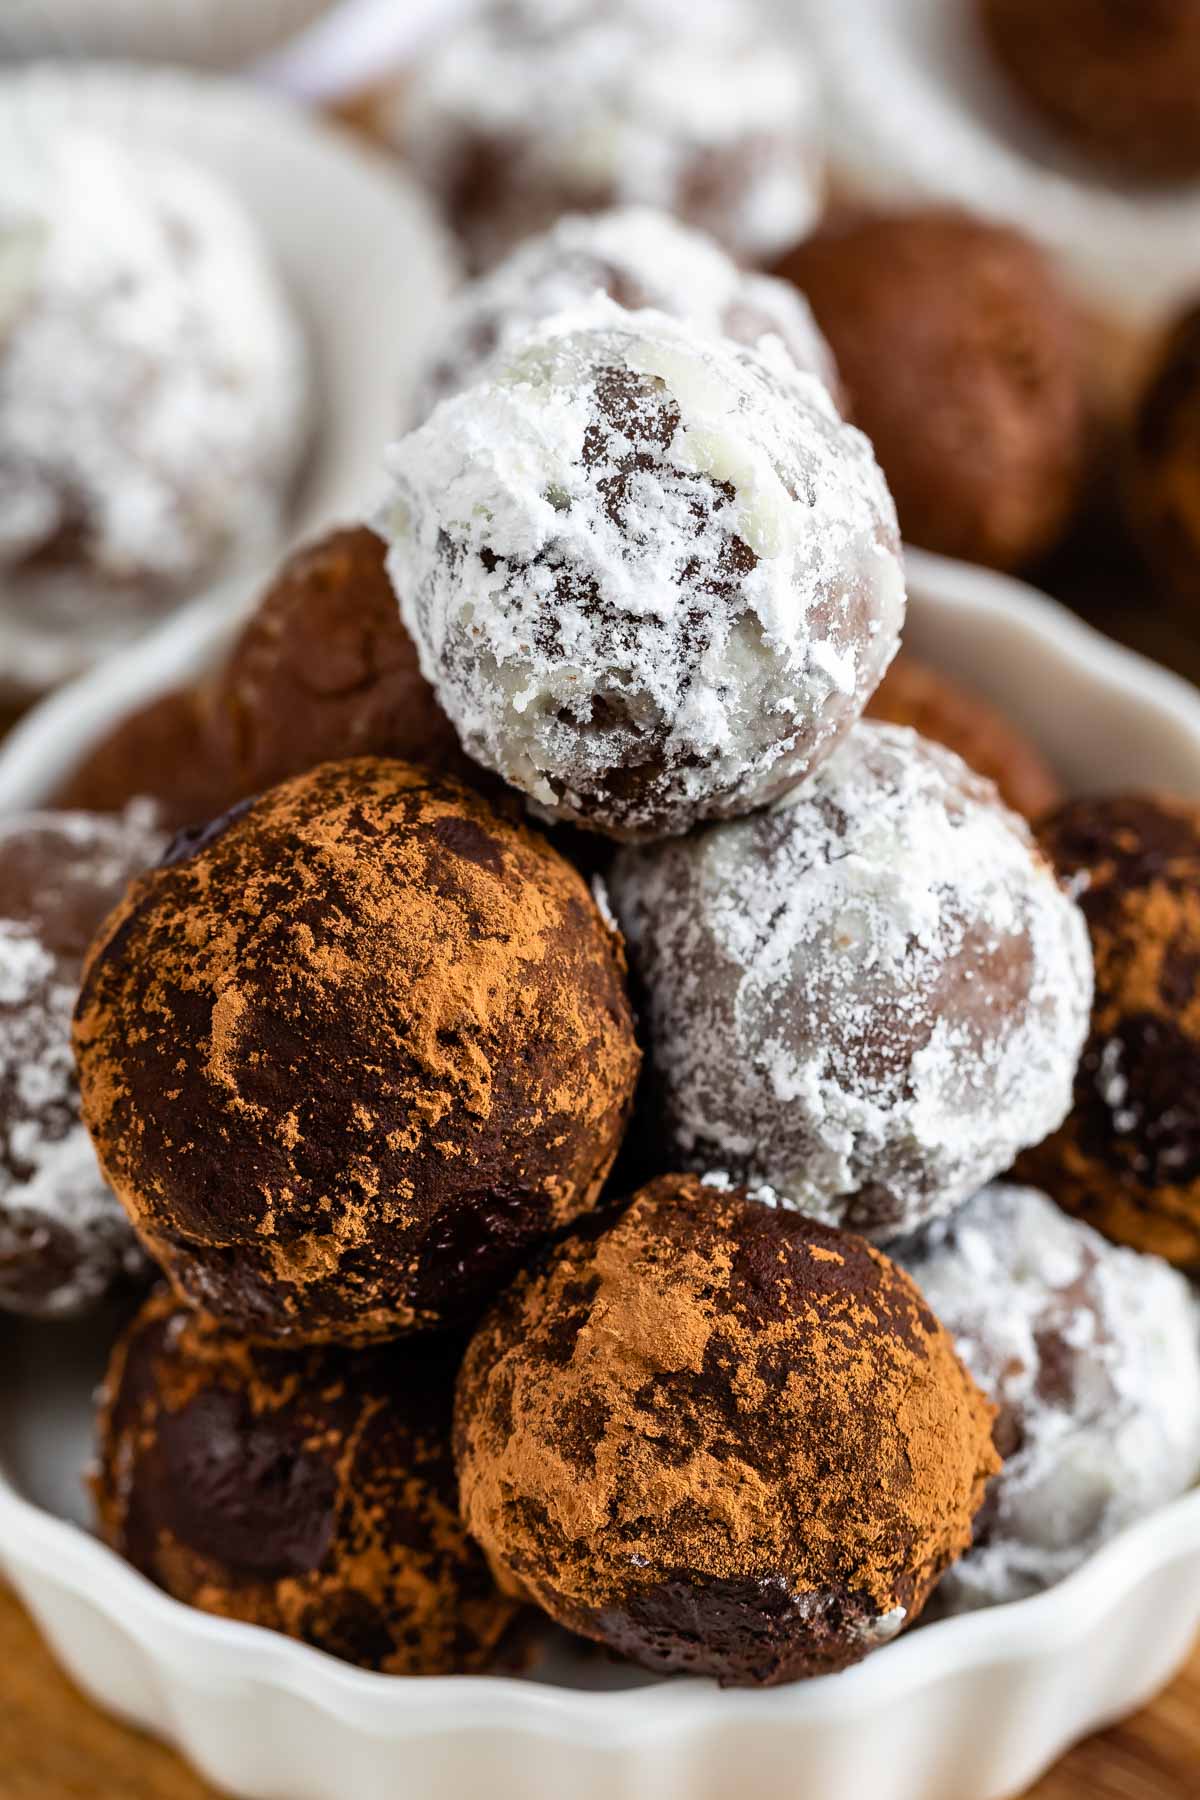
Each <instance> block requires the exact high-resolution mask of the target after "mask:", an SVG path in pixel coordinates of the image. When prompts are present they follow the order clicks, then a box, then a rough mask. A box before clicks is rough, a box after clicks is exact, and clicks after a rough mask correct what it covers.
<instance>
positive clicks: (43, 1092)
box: [0, 808, 162, 1317]
mask: <svg viewBox="0 0 1200 1800" xmlns="http://www.w3.org/2000/svg"><path fill="white" fill-rule="evenodd" d="M161 848H162V839H161V836H160V834H159V833H158V832H157V831H156V830H155V829H154V828H153V826H152V824H151V822H150V817H149V813H148V810H146V809H141V808H137V809H131V811H130V812H129V814H127V815H126V816H125V817H124V818H113V819H110V818H100V817H95V816H92V815H90V814H85V813H30V814H18V815H15V816H12V817H9V818H5V819H2V820H0V1309H7V1310H11V1311H14V1312H21V1313H26V1314H32V1315H37V1316H44V1317H49V1316H61V1315H64V1314H69V1313H76V1312H80V1311H82V1310H84V1309H85V1308H86V1307H88V1306H89V1305H91V1304H92V1303H93V1302H94V1301H96V1300H98V1299H99V1298H100V1297H101V1296H102V1295H103V1294H104V1293H105V1292H106V1291H107V1289H108V1288H109V1287H110V1286H111V1285H112V1283H113V1281H114V1280H115V1279H116V1278H117V1277H118V1276H119V1275H121V1274H136V1273H138V1272H140V1271H141V1269H142V1268H143V1267H144V1262H143V1258H142V1255H141V1252H140V1251H139V1250H138V1248H137V1244H136V1240H135V1238H134V1235H133V1231H132V1229H131V1227H130V1226H129V1225H128V1223H127V1222H126V1219H125V1216H124V1214H123V1213H122V1211H121V1209H120V1207H119V1205H118V1203H117V1200H116V1198H115V1197H114V1195H113V1193H112V1192H111V1190H110V1188H109V1187H108V1184H107V1183H106V1182H105V1180H104V1178H103V1176H102V1175H101V1173H100V1168H99V1165H98V1163H97V1161H96V1155H95V1152H94V1151H93V1149H92V1145H91V1140H90V1138H89V1137H88V1134H87V1132H86V1130H85V1129H84V1126H83V1124H82V1122H81V1120H80V1116H79V1096H78V1091H77V1086H76V1078H75V1062H74V1057H73V1055H72V1051H71V1015H72V1012H73V1010H74V1006H75V996H76V992H77V990H78V987H79V978H80V972H81V968H82V962H83V956H84V951H85V949H86V947H87V943H88V941H89V940H90V938H91V935H92V933H93V932H94V931H95V929H96V928H97V927H98V926H99V925H100V923H101V921H102V920H103V919H104V917H105V916H106V914H107V913H108V912H109V911H110V910H111V908H112V907H113V906H114V905H115V904H116V902H117V900H118V899H119V898H120V897H121V895H122V894H123V893H124V891H125V887H126V885H127V883H128V882H129V880H130V879H131V878H132V877H133V876H134V875H136V874H139V873H140V872H141V871H142V870H143V869H145V868H146V866H147V865H148V864H150V863H152V862H154V861H155V859H156V858H157V856H158V855H159V853H160V851H161Z"/></svg>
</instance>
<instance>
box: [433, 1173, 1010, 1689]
mask: <svg viewBox="0 0 1200 1800" xmlns="http://www.w3.org/2000/svg"><path fill="white" fill-rule="evenodd" d="M991 1419H992V1409H991V1408H990V1407H989V1406H988V1405H987V1403H986V1402H985V1401H984V1399H983V1398H982V1396H981V1395H980V1394H979V1392H978V1390H977V1389H976V1387H975V1385H974V1383H973V1382H972V1381H971V1379H970V1377H969V1376H968V1375H967V1374H966V1372H965V1370H964V1369H963V1368H962V1366H961V1364H960V1363H959V1362H958V1360H957V1358H956V1356H955V1354H954V1350H953V1346H952V1345H951V1342H950V1339H949V1337H948V1335H947V1334H946V1332H945V1331H944V1330H943V1329H942V1327H941V1326H940V1325H939V1324H938V1322H937V1320H936V1319H935V1318H934V1317H933V1314H932V1313H931V1312H930V1311H929V1310H928V1308H927V1307H926V1306H925V1304H924V1302H923V1301H922V1300H921V1297H920V1295H919V1294H918V1293H917V1291H916V1289H915V1288H914V1287H913V1285H912V1284H911V1282H910V1281H909V1280H908V1278H907V1277H906V1276H905V1275H904V1274H903V1273H902V1272H901V1271H900V1270H899V1269H897V1268H896V1267H895V1266H894V1264H892V1263H890V1262H889V1261H888V1260H887V1258H886V1257H884V1256H882V1255H881V1254H880V1253H879V1252H878V1251H877V1250H873V1249H872V1248H871V1247H870V1246H869V1245H867V1244H866V1243H864V1242H863V1240H862V1239H861V1238H855V1237H851V1236H849V1235H847V1234H845V1233H842V1232H839V1231H832V1230H829V1229H827V1228H825V1227H823V1226H821V1225H818V1224H814V1223H813V1221H812V1220H809V1219H804V1218H801V1217H799V1216H798V1215H797V1214H795V1213H788V1212H783V1211H779V1210H777V1209H774V1208H772V1207H769V1206H764V1205H762V1204H761V1203H759V1202H757V1201H754V1200H750V1199H747V1198H746V1196H745V1195H744V1194H742V1193H740V1192H729V1191H722V1190H720V1189H717V1188H705V1187H704V1186H702V1184H701V1183H700V1182H699V1181H697V1180H695V1179H693V1178H691V1177H688V1176H668V1177H666V1178H665V1179H664V1180H662V1181H659V1182H656V1183H655V1184H654V1185H653V1186H651V1187H648V1188H645V1189H643V1190H642V1192H641V1193H640V1194H639V1195H638V1196H637V1198H636V1199H635V1200H634V1201H633V1203H632V1205H631V1206H630V1207H629V1209H628V1211H627V1212H626V1213H625V1214H624V1216H623V1217H622V1218H621V1219H620V1220H619V1222H618V1223H616V1224H615V1225H613V1226H612V1228H611V1229H609V1230H608V1231H605V1232H604V1233H602V1234H601V1235H599V1236H596V1235H595V1234H585V1235H584V1236H582V1237H581V1238H580V1239H577V1240H574V1241H568V1242H567V1243H566V1244H565V1245H563V1246H562V1247H561V1248H560V1249H559V1250H558V1251H557V1252H556V1253H555V1256H554V1258H553V1259H552V1260H551V1261H550V1263H549V1265H548V1266H547V1267H546V1268H545V1269H544V1270H543V1271H541V1272H540V1273H535V1274H527V1275H524V1276H522V1277H521V1279H520V1280H519V1281H518V1282H517V1283H516V1285H515V1287H514V1288H513V1289H512V1290H511V1291H510V1292H509V1293H508V1294H506V1295H505V1296H504V1298H503V1299H502V1300H501V1301H500V1302H499V1303H498V1304H497V1306H496V1307H495V1309H494V1310H493V1311H492V1312H491V1313H490V1314H489V1315H488V1316H487V1318H486V1319H485V1320H484V1322H483V1324H482V1325H481V1327H480V1329H479V1331H478V1333H477V1335H476V1336H475V1338H474V1339H473V1340H472V1343H471V1345H470V1348H469V1349H468V1351H467V1357H466V1361H465V1362H464V1364H463V1369H462V1374H461V1376H460V1379H459V1389H458V1404H457V1409H456V1414H455V1453H456V1456H457V1460H458V1467H459V1475H460V1480H461V1495H462V1506H463V1514H464V1517H465V1519H466V1521H467V1525H468V1528H469V1529H470V1531H471V1533H472V1535H473V1536H474V1537H475V1538H476V1539H477V1541H478V1542H479V1543H480V1544H482V1546H483V1548H484V1550H485V1551H486V1552H487V1555H488V1558H489V1560H490V1562H491V1564H492V1568H493V1570H494V1571H495V1573H496V1575H497V1578H498V1579H499V1581H500V1583H501V1585H502V1586H503V1587H504V1588H505V1589H506V1590H507V1591H509V1592H511V1593H514V1594H528V1595H530V1596H532V1597H533V1598H534V1599H536V1600H537V1601H538V1603H539V1604H540V1605H541V1606H542V1607H544V1608H545V1610H546V1611H547V1612H548V1613H549V1614H550V1616H551V1617H552V1618H554V1619H556V1620H558V1621H559V1623H561V1624H564V1625H567V1626H569V1627H570V1629H571V1630H573V1631H578V1632H581V1633H583V1635H584V1636H586V1637H592V1638H596V1639H598V1640H599V1641H600V1642H601V1643H604V1644H607V1645H609V1646H610V1647H611V1648H612V1649H614V1650H619V1651H621V1652H622V1653H623V1654H624V1655H626V1656H629V1657H631V1658H633V1660H634V1661H636V1662H639V1663H641V1664H643V1665H644V1666H645V1667H647V1668H651V1669H656V1670H660V1671H662V1672H664V1673H666V1672H671V1671H686V1672H688V1673H690V1674H696V1675H711V1676H715V1677H716V1678H717V1679H718V1680H719V1681H720V1682H721V1683H722V1684H724V1685H726V1686H747V1687H748V1686H769V1685H773V1684H775V1683H778V1682H783V1681H794V1680H797V1679H798V1678H800V1677H802V1676H807V1675H819V1674H824V1673H827V1672H829V1671H832V1670H835V1669H841V1668H844V1667H845V1666H846V1665H847V1664H849V1663H853V1662H857V1661H858V1660H859V1659H860V1658H861V1657H863V1656H865V1655H866V1654H867V1653H868V1651H870V1650H872V1649H873V1648H875V1646H876V1645H878V1644H882V1643H886V1642H887V1641H888V1640H889V1639H891V1638H894V1637H895V1636H896V1634H897V1633H898V1632H899V1631H901V1630H902V1629H903V1628H904V1626H905V1625H907V1624H909V1623H911V1621H912V1620H913V1619H915V1618H916V1617H917V1615H918V1614H919V1613H920V1611H921V1608H922V1607H923V1606H924V1604H925V1601H926V1598H927V1596H928V1594H929V1592H930V1589H931V1588H932V1587H933V1584H934V1583H935V1582H936V1581H937V1579H938V1577H939V1576H940V1575H941V1574H942V1572H943V1570H944V1569H945V1568H946V1567H947V1565H948V1564H949V1563H950V1562H951V1561H952V1560H953V1558H954V1557H955V1556H956V1555H958V1554H959V1552H960V1551H962V1550H964V1549H965V1548H966V1547H967V1545H968V1544H969V1542H970V1538H971V1519H972V1517H973V1515H974V1513H975V1512H976V1510H977V1509H978V1507H979V1504H980V1502H981V1500H982V1498H983V1493H984V1483H985V1482H986V1480H987V1478H988V1477H989V1476H990V1475H992V1474H993V1473H994V1471H995V1469H996V1468H997V1466H998V1464H997V1459H996V1456H995V1454H994V1451H993V1449H992V1443H991V1430H990V1427H991Z"/></svg>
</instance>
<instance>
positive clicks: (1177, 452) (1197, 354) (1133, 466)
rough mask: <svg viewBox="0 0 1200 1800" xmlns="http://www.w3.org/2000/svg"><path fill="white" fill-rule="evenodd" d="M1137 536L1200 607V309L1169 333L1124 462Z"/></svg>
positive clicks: (1159, 568)
mask: <svg viewBox="0 0 1200 1800" xmlns="http://www.w3.org/2000/svg"><path fill="white" fill-rule="evenodd" d="M1126 475H1127V479H1126V493H1127V496H1128V502H1129V505H1128V511H1129V515H1130V523H1131V525H1132V527H1133V530H1134V533H1135V535H1136V537H1137V539H1138V542H1139V543H1140V545H1141V547H1142V549H1143V550H1144V551H1145V553H1146V555H1147V557H1148V559H1149V560H1150V562H1151V563H1152V564H1153V567H1154V570H1155V572H1156V574H1157V575H1158V576H1159V577H1160V579H1161V580H1162V581H1163V582H1164V584H1165V585H1166V586H1167V587H1168V588H1169V589H1170V590H1171V591H1172V593H1173V594H1175V595H1176V596H1177V597H1178V598H1179V599H1180V600H1182V601H1183V602H1184V603H1185V604H1188V605H1191V606H1200V306H1198V307H1196V308H1195V309H1194V310H1193V311H1191V312H1189V313H1187V314H1186V315H1185V316H1184V317H1183V318H1182V319H1180V320H1179V322H1178V323H1177V324H1176V326H1175V327H1174V329H1173V330H1172V331H1171V333H1170V334H1169V336H1168V338H1167V341H1166V344H1165V346H1164V348H1163V351H1162V354H1161V356H1160V357H1159V360H1158V363H1157V366H1156V367H1155V369H1154V371H1153V374H1152V376H1151V379H1150V381H1149V383H1148V384H1147V387H1146V390H1145V393H1144V395H1143V397H1142V400H1141V404H1140V406H1139V408H1138V412H1137V416H1136V418H1135V420H1134V424H1133V430H1132V433H1131V437H1130V444H1129V453H1128V456H1127V459H1126Z"/></svg>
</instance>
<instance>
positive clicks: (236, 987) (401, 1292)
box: [76, 758, 638, 1343]
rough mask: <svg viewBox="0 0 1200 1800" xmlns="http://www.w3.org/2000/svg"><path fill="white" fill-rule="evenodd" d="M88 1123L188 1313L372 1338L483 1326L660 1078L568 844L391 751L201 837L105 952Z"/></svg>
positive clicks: (301, 1333) (248, 1327)
mask: <svg viewBox="0 0 1200 1800" xmlns="http://www.w3.org/2000/svg"><path fill="white" fill-rule="evenodd" d="M76 1046H77V1054H78V1059H79V1064H80V1073H81V1083H82V1090H83V1098H84V1112H85V1117H86V1119H87V1122H88V1125H89V1127H90V1129H91V1131H92V1135H93V1137H94V1139H95V1141H96V1144H97V1147H98V1149H99V1152H100V1157H101V1161H102V1162H103V1164H104V1166H105V1168H106V1170H107V1172H108V1175H109V1178H110V1180H111V1181H112V1183H113V1185H114V1187H115V1188H116V1189H117V1191H118V1192H119V1193H120V1195H121V1196H122V1198H123V1200H124V1202H125V1205H126V1207H127V1210H128V1211H129V1213H130V1216H131V1217H132V1218H133V1219H134V1221H135V1223H136V1225H137V1227H138V1230H139V1232H140V1233H141V1235H142V1237H143V1239H144V1240H145V1242H146V1244H147V1245H148V1247H149V1248H150V1249H151V1250H152V1252H153V1254H154V1255H155V1257H156V1260H158V1261H159V1263H160V1264H161V1265H162V1266H163V1267H164V1268H165V1269H166V1271H167V1273H168V1274H169V1276H170V1278H171V1280H172V1282H173V1283H174V1284H175V1286H176V1288H177V1290H178V1291H179V1293H180V1294H181V1295H182V1296H184V1297H185V1298H186V1299H188V1300H189V1301H190V1302H192V1303H194V1304H196V1305H198V1306H201V1307H203V1308H204V1309H206V1310H208V1311H210V1312H212V1313H213V1314H214V1315H215V1316H216V1317H218V1318H219V1319H221V1320H222V1321H223V1322H224V1323H225V1324H227V1325H228V1326H229V1327H231V1328H232V1329H235V1330H238V1331H240V1332H243V1333H245V1334H247V1335H252V1336H255V1337H259V1338H263V1339H266V1340H278V1341H281V1342H289V1343H305V1342H321V1341H337V1342H353V1343H366V1342H369V1341H371V1340H377V1339H381V1338H387V1337H391V1336H395V1335H397V1334H398V1333H400V1332H404V1331H410V1330H415V1329H419V1328H428V1327H430V1326H434V1325H437V1324H440V1323H442V1322H443V1321H445V1320H448V1319H453V1318H458V1317H463V1316H468V1317H469V1316H470V1315H471V1314H472V1312H473V1311H474V1310H476V1309H477V1308H478V1307H479V1306H480V1304H481V1303H482V1302H483V1301H484V1300H486V1299H487V1298H489V1297H490V1295H491V1294H492V1293H493V1292H495V1290H496V1289H497V1288H499V1287H500V1286H502V1285H503V1283H504V1282H505V1281H506V1280H507V1279H508V1278H509V1276H510V1274H511V1273H512V1271H513V1270H514V1269H515V1268H516V1267H517V1266H519V1264H520V1262H521V1260H522V1258H523V1257H524V1256H525V1255H526V1254H527V1253H528V1251H529V1249H530V1246H531V1245H532V1244H533V1243H535V1242H536V1241H537V1240H538V1239H540V1238H541V1237H542V1236H543V1235H545V1234H546V1233H547V1232H549V1231H550V1230H552V1229H553V1228H554V1227H556V1226H559V1225H561V1224H563V1223H565V1222H566V1221H567V1220H569V1219H571V1218H573V1217H574V1216H575V1215H576V1214H578V1213H580V1212H582V1211H584V1210H585V1209H586V1208H587V1207H589V1206H590V1205H591V1204H592V1203H593V1201H594V1200H595V1198H596V1196H597V1194H598V1193H599V1190H600V1187H601V1184H602V1182H603V1179H604V1176H605V1174H606V1172H607V1170H608V1168H609V1165H610V1164H611V1162H612V1159H613V1157H614V1155H615V1154H616V1150H617V1147H618V1145H619V1143H620V1139H621V1135H622V1132H623V1130H624V1126H625V1122H626V1118H627V1114H628V1110H629V1104H630V1098H631V1095H632V1091H633V1086H634V1081H635V1078H636V1074H637V1067H638V1053H637V1050H636V1047H635V1044H634V1039H633V1026H632V1017H631V1014H630V1009H629V1004H628V1000H627V998H626V994H625V985H624V959H623V955H622V951H621V946H620V942H619V939H618V938H617V937H616V935H615V933H612V932H610V931H609V929H608V927H607V926H606V925H605V923H604V921H603V919H602V918H601V916H600V913H599V912H598V910H597V907H596V904H595V902H594V901H593V899H592V897H591V895H590V894H589V892H588V890H587V888H586V887H585V885H584V883H583V881H582V879H581V878H580V877H579V876H578V875H577V874H576V872H575V871H574V870H573V869H572V868H571V867H570V865H569V864H567V863H566V862H564V861H563V859H562V858H561V857H559V856H558V855H557V854H556V853H555V852H554V851H553V850H551V848H550V847H549V845H548V844H546V843H545V841H544V840H543V839H541V838H540V837H539V836H537V835H536V834H535V833H533V832H531V831H529V830H527V829H526V828H524V827H523V826H520V825H518V824H515V823H513V822H512V821H510V820H508V819H506V818H502V817H501V816H500V815H499V814H497V813H496V812H494V811H493V810H492V809H491V808H490V807H489V806H488V805H487V803H486V802H485V801H484V800H483V799H481V798H480V797H479V796H478V795H476V794H474V793H473V792H471V791H470V790H469V789H467V788H464V787H462V786H460V785H459V784H458V783H456V782H452V781H449V780H445V781H438V780H435V779H434V778H433V777H432V776H430V774H429V773H428V772H427V771H422V770H419V769H417V768H415V767H413V766H411V765H408V764H405V763H399V762H389V761H385V760H383V759H372V758H364V759H360V760H356V761H351V762H346V763H330V764H325V765H323V766H322V767H321V768H319V769H317V770H314V771H313V772H312V773H310V774H309V775H306V776H300V777H297V778H296V779H295V780H293V781H291V782H288V783H287V784H286V785H284V786H283V787H280V788H277V789H275V790H273V791H272V792H271V793H269V794H267V795H265V796H264V797H263V798H262V799H260V800H258V801H257V802H255V803H254V804H252V805H250V806H248V807H246V808H242V809H238V811H237V813H236V814H235V815H232V816H231V817H230V818H229V819H227V820H226V821H224V822H219V823H218V824H217V825H215V826H213V827H211V828H210V829H209V830H207V831H206V832H203V833H201V834H199V836H198V837H192V838H190V839H189V840H188V841H186V842H185V843H183V844H181V845H180V846H179V848H178V850H177V852H176V853H175V854H174V855H173V856H170V857H168V860H167V862H166V864H165V865H164V866H163V867H162V868H160V869H159V870H158V871H156V872H155V873H154V874H152V875H150V876H148V877H147V878H146V879H145V880H144V881H142V882H140V883H139V884H138V885H137V886H135V887H134V888H133V889H132V890H131V892H130V895H129V897H128V899H127V900H126V902H125V904H124V905H123V906H122V907H121V908H120V909H119V910H118V911H117V912H116V913H115V914H114V916H113V917H112V918H111V919H110V920H109V922H108V924H107V926H106V927H105V929H104V931H103V932H102V933H101V935H100V938H99V940H98V942H97V945H96V947H95V950H94V952H93V955H92V957H91V960H90V963H89V966H88V970H87V974H86V977H85V981H84V986H83V991H82V995H81V998H80V1003H79V1008H78V1012H77V1029H76Z"/></svg>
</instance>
